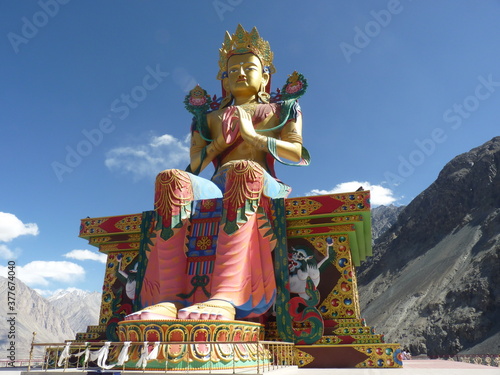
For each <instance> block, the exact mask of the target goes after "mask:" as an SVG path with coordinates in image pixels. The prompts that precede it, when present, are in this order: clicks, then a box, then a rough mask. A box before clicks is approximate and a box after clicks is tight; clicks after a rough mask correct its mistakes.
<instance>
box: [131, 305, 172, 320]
mask: <svg viewBox="0 0 500 375" xmlns="http://www.w3.org/2000/svg"><path fill="white" fill-rule="evenodd" d="M176 318H177V307H176V306H175V304H174V303H172V302H163V303H159V304H157V305H152V306H148V307H146V308H145V309H143V310H140V311H136V312H135V313H132V314H129V315H127V316H126V317H125V320H173V319H176Z"/></svg>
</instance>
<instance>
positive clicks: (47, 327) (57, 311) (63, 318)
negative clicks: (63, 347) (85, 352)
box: [0, 277, 100, 360]
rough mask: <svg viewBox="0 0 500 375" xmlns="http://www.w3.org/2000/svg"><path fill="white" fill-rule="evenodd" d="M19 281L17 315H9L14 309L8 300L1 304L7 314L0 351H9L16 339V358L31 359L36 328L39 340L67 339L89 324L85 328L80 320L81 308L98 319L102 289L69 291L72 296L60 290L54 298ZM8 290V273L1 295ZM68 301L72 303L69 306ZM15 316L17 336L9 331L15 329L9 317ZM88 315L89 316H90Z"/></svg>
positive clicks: (0, 284) (37, 353)
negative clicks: (11, 327) (56, 297)
mask: <svg viewBox="0 0 500 375" xmlns="http://www.w3.org/2000/svg"><path fill="white" fill-rule="evenodd" d="M15 283H16V288H15V302H16V309H15V312H16V315H8V313H9V312H11V311H8V306H7V303H3V304H0V314H1V315H2V317H4V319H3V323H2V330H1V331H0V351H1V352H2V353H7V349H8V348H9V346H10V341H15V349H16V359H18V360H19V359H27V358H28V357H29V351H30V347H31V342H32V339H33V332H36V338H35V341H36V342H45V343H62V342H64V341H65V340H71V339H74V338H75V333H76V332H85V331H86V326H85V328H84V329H83V330H81V329H80V327H81V323H79V322H78V317H79V316H80V315H79V313H78V312H77V311H78V310H80V311H82V313H84V314H87V313H88V314H89V315H91V316H92V318H93V320H92V322H93V323H92V324H95V322H97V319H98V314H99V306H100V294H99V293H88V292H82V291H79V292H75V291H74V292H71V293H69V294H74V295H72V296H70V295H64V294H68V293H60V298H59V299H56V301H52V302H51V301H49V300H47V299H45V298H43V297H42V296H40V295H39V294H38V293H37V292H35V291H34V290H33V289H31V288H29V287H28V286H26V285H25V284H24V283H23V282H21V281H20V280H19V279H17V280H16V281H15ZM82 293H83V294H82ZM7 294H8V280H7V279H6V278H5V277H0V295H2V296H7ZM78 294H79V296H78ZM78 299H79V301H78ZM57 300H59V301H57ZM96 300H97V301H99V303H98V304H97V309H95V306H96ZM64 301H66V302H67V304H69V305H71V306H65V303H63V302H64ZM75 301H77V302H75ZM11 317H15V324H13V328H14V330H13V332H14V333H15V338H9V337H8V335H9V331H12V330H11V329H10V323H8V322H7V319H8V318H11ZM85 319H86V320H87V319H88V317H86V318H85ZM70 321H71V322H73V323H70ZM72 324H73V326H72ZM34 354H35V356H38V357H40V356H41V355H42V349H40V348H38V350H36V351H35V353H34ZM2 358H4V357H2Z"/></svg>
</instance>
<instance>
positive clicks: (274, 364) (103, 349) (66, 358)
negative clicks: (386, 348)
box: [28, 341, 295, 374]
mask: <svg viewBox="0 0 500 375" xmlns="http://www.w3.org/2000/svg"><path fill="white" fill-rule="evenodd" d="M31 345H32V351H33V349H34V348H35V347H42V348H44V352H45V356H44V358H43V363H42V371H46V372H47V371H49V370H63V371H66V370H69V369H71V371H82V372H87V371H89V370H92V369H95V370H111V369H113V370H120V371H127V372H129V371H142V372H144V371H150V370H151V369H148V367H147V363H148V362H150V361H153V360H156V359H157V357H156V355H157V353H158V350H156V353H155V349H156V348H160V347H161V346H163V348H162V349H163V350H164V351H165V352H166V353H168V348H169V346H171V345H207V346H208V348H209V352H210V353H213V350H214V345H230V346H231V348H232V354H231V355H230V357H229V358H230V361H231V362H232V365H231V366H228V365H227V362H226V365H225V366H221V365H217V363H214V362H213V361H211V360H209V361H207V363H208V368H207V367H206V366H205V367H203V368H193V367H192V368H190V367H189V363H190V358H189V350H184V354H183V356H182V357H181V358H176V362H178V361H179V360H180V361H183V360H184V361H185V362H186V363H187V367H186V368H182V369H176V368H169V367H168V365H169V360H168V354H167V356H166V358H165V359H164V361H165V368H164V370H163V371H164V372H167V371H168V372H174V373H175V372H179V371H182V373H189V372H194V373H197V374H199V373H202V372H205V373H207V372H208V373H212V372H213V371H220V370H223V371H224V373H233V374H236V373H243V372H244V373H250V371H251V370H254V371H255V373H257V374H262V373H264V372H268V371H273V370H277V369H281V368H284V367H290V366H294V365H295V363H294V358H295V356H294V344H293V343H289V342H277V341H223V342H213V341H210V342H208V341H179V342H173V341H169V342H163V341H162V342H159V341H155V342H152V341H150V342H148V341H146V342H127V343H125V342H86V343H83V342H66V343H34V342H33V343H32V344H31ZM236 345H255V347H256V363H254V364H251V365H245V366H244V367H239V366H238V365H237V362H238V361H241V360H240V359H238V357H237V355H236ZM137 346H139V347H140V349H139V350H140V352H141V353H142V354H141V357H140V359H139V361H138V362H139V363H140V364H139V366H137V364H136V368H135V369H130V368H126V363H127V361H128V353H130V352H131V351H132V349H133V348H134V347H137ZM136 350H137V349H136ZM112 351H113V353H114V354H113V355H112V356H113V362H112V363H109V362H110V361H109V360H108V355H109V354H110V353H112ZM118 353H119V354H118ZM170 362H173V361H172V360H171V361H170ZM32 366H33V363H32V361H31V358H30V361H29V363H28V372H30V371H31V368H32ZM231 370H232V371H231ZM37 371H39V370H37ZM154 371H155V372H158V371H160V372H162V369H159V368H154Z"/></svg>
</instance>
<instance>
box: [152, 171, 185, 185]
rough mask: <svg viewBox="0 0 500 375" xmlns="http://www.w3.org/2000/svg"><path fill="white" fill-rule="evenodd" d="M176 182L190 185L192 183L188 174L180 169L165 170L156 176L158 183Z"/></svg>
mask: <svg viewBox="0 0 500 375" xmlns="http://www.w3.org/2000/svg"><path fill="white" fill-rule="evenodd" d="M174 181H176V182H178V181H180V182H187V183H188V184H190V182H191V180H190V179H189V176H188V174H187V172H185V171H181V170H180V169H165V170H164V171H161V172H160V173H158V175H157V176H156V182H160V183H170V182H174Z"/></svg>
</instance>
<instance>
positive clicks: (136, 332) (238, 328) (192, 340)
mask: <svg viewBox="0 0 500 375" xmlns="http://www.w3.org/2000/svg"><path fill="white" fill-rule="evenodd" d="M261 328H262V326H261V325H260V324H257V323H250V322H241V321H203V320H184V321H183V320H172V321H123V322H120V323H119V324H118V337H119V339H120V341H121V342H127V341H130V342H145V341H146V342H149V343H156V342H159V343H160V344H159V345H158V348H156V350H157V354H155V359H152V360H149V361H148V362H147V369H148V370H165V369H167V370H212V369H219V370H221V369H233V368H246V367H257V366H265V365H268V364H269V359H270V352H269V351H268V350H267V349H266V348H265V347H264V346H263V345H262V344H261V343H260V342H259V341H260V339H261V338H262V337H261V336H263V332H262V331H261ZM187 343H189V344H187ZM151 346H152V344H151ZM148 349H149V350H151V348H148ZM143 350H144V348H143V347H142V346H134V347H132V348H131V349H130V350H129V352H128V354H129V360H128V361H127V362H126V363H125V364H124V368H125V369H130V370H133V369H137V367H139V368H140V367H141V364H140V361H141V358H142V357H143ZM117 353H118V350H117V351H116V352H115V356H116V354H117Z"/></svg>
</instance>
